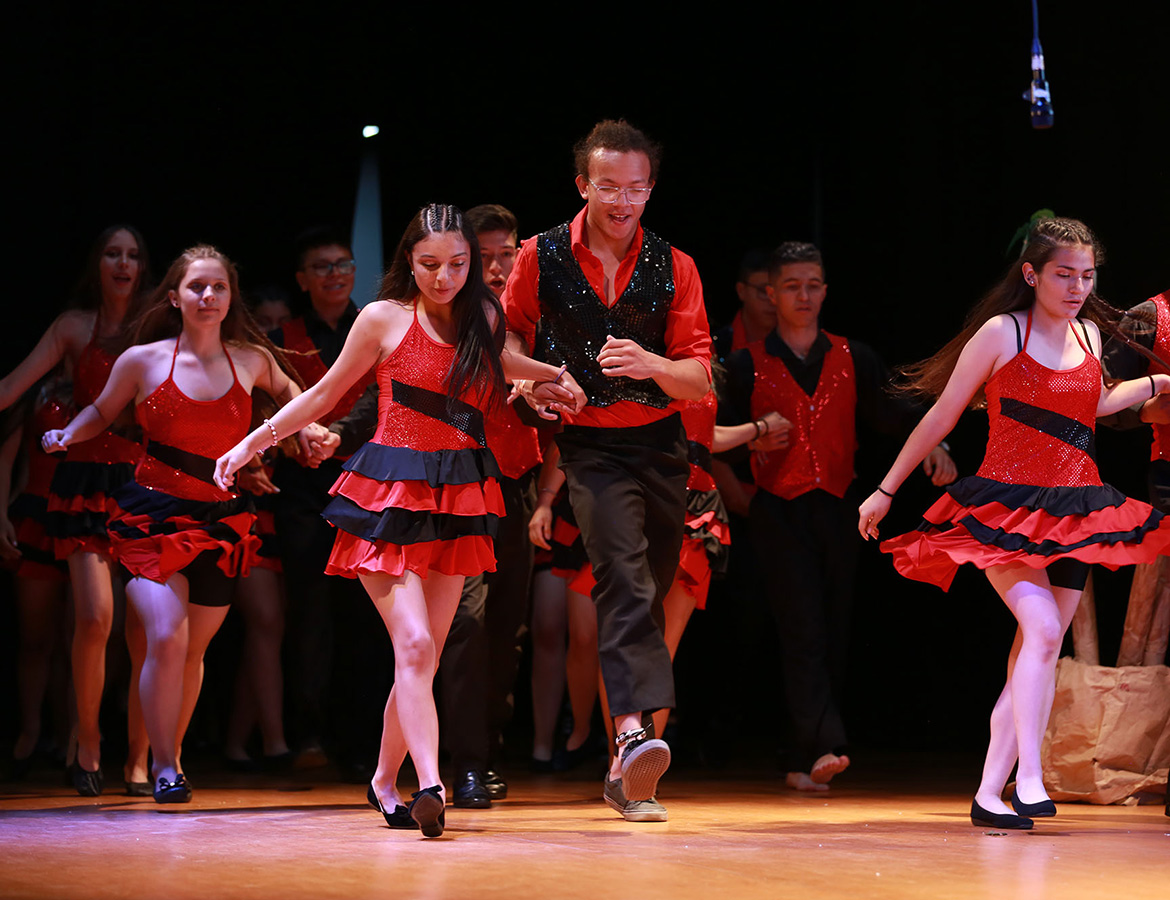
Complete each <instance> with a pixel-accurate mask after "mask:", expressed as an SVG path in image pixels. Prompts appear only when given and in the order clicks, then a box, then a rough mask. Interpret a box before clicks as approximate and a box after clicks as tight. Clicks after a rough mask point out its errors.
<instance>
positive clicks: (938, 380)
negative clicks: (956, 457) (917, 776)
mask: <svg viewBox="0 0 1170 900" xmlns="http://www.w3.org/2000/svg"><path fill="white" fill-rule="evenodd" d="M1100 261H1101V250H1100V247H1099V246H1098V244H1097V241H1096V238H1095V237H1094V236H1093V234H1092V232H1090V231H1089V229H1088V228H1086V227H1085V226H1084V225H1083V224H1082V223H1081V222H1078V221H1076V220H1073V219H1041V220H1039V221H1038V222H1037V223H1036V224H1035V225H1034V226H1033V228H1032V232H1031V235H1030V237H1029V240H1028V243H1027V246H1026V247H1025V249H1024V252H1023V255H1022V257H1021V260H1020V261H1019V262H1017V263H1016V264H1013V265H1012V266H1011V267H1010V268H1009V270H1008V272H1007V274H1005V276H1004V277H1003V279H1002V280H1001V281H1000V282H999V284H998V285H996V287H994V288H993V289H992V290H991V292H990V293H989V294H988V295H987V296H986V297H984V299H983V300H982V302H981V303H980V304H979V305H978V306H977V307H976V308H975V311H974V312H973V313H972V315H971V317H970V318H969V319H968V322H967V325H966V327H965V328H964V330H963V332H962V333H961V334H960V335H959V336H958V337H957V338H955V339H954V340H952V341H951V342H950V343H949V344H947V346H946V347H944V348H943V349H942V350H941V351H940V352H939V354H938V355H937V356H935V357H934V358H932V359H930V360H927V361H926V362H924V363H921V364H919V365H918V366H916V367H914V368H912V369H911V370H910V375H911V378H912V379H913V385H912V387H913V388H914V389H915V390H917V391H919V392H921V393H924V394H927V395H933V396H935V397H937V400H936V402H935V404H934V406H933V407H932V408H931V409H930V411H929V412H928V413H927V414H926V416H924V417H923V419H922V421H921V423H920V424H919V425H918V427H917V428H915V429H914V431H913V433H912V434H911V435H910V437H909V438H908V439H907V441H906V445H905V447H903V448H902V452H901V453H900V454H899V456H898V458H897V460H896V461H895V462H894V465H893V466H892V467H891V468H890V471H889V473H888V474H887V475H886V477H885V478H883V479H882V480H881V482H880V483H879V484H878V489H877V490H876V491H875V492H874V493H873V494H872V495H870V497H869V498H868V499H867V500H866V501H865V502H864V503H862V505H861V508H860V521H859V528H860V530H861V534H862V536H863V537H865V538H869V537H875V538H876V537H877V534H878V528H877V526H878V522H880V521H881V519H882V517H883V516H885V514H886V513H887V512H888V510H889V508H890V502H891V500H892V498H893V496H894V494H895V492H896V491H897V490H898V488H899V487H900V486H901V484H902V482H903V480H905V478H906V477H907V475H909V474H910V472H911V471H912V470H913V469H914V467H915V466H916V465H917V464H918V463H919V462H920V461H921V460H922V459H923V457H925V456H926V453H927V452H928V451H929V450H930V448H931V447H933V446H935V445H936V444H937V443H938V442H939V441H940V440H942V439H943V438H944V437H945V436H946V435H947V433H948V432H949V431H950V430H951V428H952V427H953V426H954V424H955V422H956V421H957V420H958V418H959V415H960V414H961V413H962V412H963V410H964V409H965V408H966V407H967V406H968V405H969V404H970V403H971V401H972V398H976V397H977V395H979V394H980V392H981V390H983V391H985V393H986V403H987V408H988V415H989V418H990V424H991V431H990V435H989V437H988V442H987V452H986V455H985V456H984V460H983V465H982V466H981V467H980V469H979V472H978V473H977V474H976V475H974V476H972V477H969V478H963V479H961V480H960V481H957V482H956V483H955V484H953V485H951V486H950V487H949V488H948V489H947V493H946V494H945V495H944V496H943V497H942V498H941V499H940V500H939V501H938V502H937V503H935V505H934V506H932V507H931V508H930V509H929V510H927V512H926V516H925V520H924V521H923V523H922V525H920V526H919V528H918V530H917V531H915V532H911V533H909V534H905V535H902V536H900V537H896V538H893V539H892V540H888V541H885V542H884V543H883V544H882V549H883V550H884V551H885V552H887V553H891V554H892V555H893V561H894V565H895V567H896V568H897V569H898V571H899V572H901V573H902V574H903V575H905V576H907V577H909V578H915V579H918V580H920V581H927V582H931V583H934V584H937V585H939V586H940V587H942V588H943V589H944V590H946V589H947V588H948V587H949V586H950V583H951V579H952V578H953V577H954V574H955V571H956V570H957V568H958V566H959V565H960V564H961V563H964V562H971V563H974V564H975V565H976V566H978V567H979V568H981V569H984V570H986V572H987V578H988V580H989V581H990V582H991V585H992V587H993V588H995V590H996V591H997V592H998V593H999V595H1000V597H1002V598H1003V601H1004V603H1005V604H1006V605H1007V607H1008V609H1010V610H1011V612H1012V614H1013V615H1014V616H1015V617H1016V621H1017V622H1018V623H1019V629H1018V630H1017V633H1016V638H1015V642H1014V643H1013V645H1012V650H1011V654H1010V655H1009V657H1008V675H1007V684H1006V685H1005V687H1004V689H1003V692H1002V693H1001V694H1000V697H999V700H998V701H997V702H996V704H995V708H994V710H993V711H992V713H991V739H990V743H989V745H988V749H987V758H986V761H985V763H984V767H983V777H982V781H981V782H980V784H979V790H978V792H977V793H976V794H975V799H974V800H973V801H972V803H971V821H972V823H973V824H976V825H990V826H992V827H996V828H1018V829H1028V828H1031V827H1032V825H1033V822H1032V819H1033V818H1035V817H1041V816H1053V815H1055V814H1056V807H1055V805H1054V804H1053V803H1052V801H1051V800H1050V799H1049V798H1048V794H1047V792H1046V791H1045V788H1044V781H1043V773H1042V771H1041V766H1040V745H1041V742H1042V740H1043V737H1044V731H1045V728H1046V726H1047V724H1048V714H1049V712H1050V710H1051V708H1052V698H1053V692H1054V690H1055V671H1056V658H1057V656H1058V655H1059V653H1060V646H1061V641H1062V638H1063V636H1064V632H1065V630H1066V629H1067V628H1068V625H1069V622H1070V621H1071V620H1072V616H1073V612H1074V611H1075V610H1076V607H1077V604H1078V602H1079V601H1080V596H1081V591H1082V590H1083V589H1084V586H1085V582H1086V580H1087V577H1088V569H1089V564H1091V563H1102V564H1104V565H1106V566H1109V567H1110V568H1117V567H1118V566H1121V565H1126V564H1129V563H1136V562H1149V561H1152V560H1153V559H1154V558H1155V557H1156V556H1157V555H1158V554H1160V553H1166V552H1167V548H1168V547H1170V520H1163V518H1162V514H1161V513H1159V512H1157V511H1155V510H1152V509H1151V508H1150V507H1149V506H1147V505H1146V504H1144V503H1140V502H1138V501H1136V500H1132V499H1129V498H1127V497H1125V496H1123V495H1122V494H1120V493H1119V492H1118V491H1116V490H1115V489H1113V488H1111V487H1109V486H1108V485H1103V484H1102V483H1101V479H1100V477H1099V475H1098V473H1097V466H1096V463H1095V462H1094V461H1093V456H1092V453H1093V426H1094V422H1095V420H1096V418H1097V417H1098V416H1104V415H1109V414H1111V413H1115V412H1117V411H1119V410H1121V409H1123V408H1125V407H1127V406H1131V405H1133V404H1134V403H1138V402H1140V401H1142V400H1145V399H1148V398H1149V397H1151V396H1152V395H1155V394H1158V393H1165V392H1167V391H1170V376H1167V375H1153V376H1150V377H1148V378H1141V379H1137V380H1134V381H1125V382H1121V383H1116V384H1113V385H1112V386H1110V387H1105V386H1104V385H1103V383H1102V378H1101V364H1100V361H1099V358H1100V353H1101V336H1100V333H1099V331H1098V329H1097V325H1098V324H1103V325H1106V326H1107V327H1108V326H1109V325H1110V321H1111V317H1110V316H1109V315H1108V313H1109V312H1110V309H1109V307H1107V306H1106V305H1105V304H1104V302H1103V301H1102V300H1101V299H1100V298H1099V297H1098V296H1097V295H1096V294H1095V293H1094V290H1093V286H1094V278H1095V275H1096V267H1097V264H1098V263H1099V262H1100ZM1082 312H1083V313H1084V319H1082V318H1078V316H1080V315H1081V313H1082ZM1085 319H1088V320H1089V321H1087V322H1086V321H1085ZM1017 758H1018V760H1019V768H1018V770H1017V773H1016V790H1015V792H1014V793H1013V794H1012V798H1011V802H1012V806H1013V807H1014V809H1015V812H1014V813H1013V811H1012V810H1011V809H1009V808H1008V806H1007V804H1005V803H1004V802H1003V800H1002V798H1001V795H1002V792H1003V790H1004V787H1005V786H1006V784H1007V780H1008V778H1009V776H1010V775H1011V772H1012V767H1013V765H1014V764H1015V763H1016V760H1017Z"/></svg>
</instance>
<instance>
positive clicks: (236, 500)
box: [109, 481, 255, 543]
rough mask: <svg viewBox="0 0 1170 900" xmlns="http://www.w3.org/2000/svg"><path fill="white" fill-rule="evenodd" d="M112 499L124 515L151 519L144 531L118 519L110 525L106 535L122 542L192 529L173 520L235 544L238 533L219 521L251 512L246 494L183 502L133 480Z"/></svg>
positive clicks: (251, 505) (251, 506)
mask: <svg viewBox="0 0 1170 900" xmlns="http://www.w3.org/2000/svg"><path fill="white" fill-rule="evenodd" d="M113 499H114V502H115V503H116V504H117V505H118V507H119V509H121V510H122V511H123V512H124V513H125V514H126V515H129V516H146V517H148V518H149V519H150V520H151V524H150V525H149V527H147V528H145V529H143V528H141V527H139V526H138V525H135V524H131V523H129V522H125V521H123V520H121V519H117V520H115V521H112V522H110V524H109V531H110V533H111V534H116V535H118V537H120V538H124V539H126V540H138V539H141V538H144V537H154V536H157V535H164V534H176V533H177V532H180V531H190V530H191V527H192V526H191V524H190V522H189V521H188V522H186V523H176V522H175V521H174V520H175V519H178V518H183V519H187V520H192V519H193V520H194V521H196V522H199V523H202V524H201V525H200V526H198V528H199V530H200V531H204V532H206V533H207V534H209V535H211V536H212V537H214V538H216V539H217V540H222V541H228V542H230V543H236V542H237V541H239V539H240V536H239V534H237V533H236V531H235V529H233V528H232V527H231V526H230V525H225V524H223V523H222V520H223V519H227V518H229V517H230V516H237V515H240V514H241V513H253V512H255V507H254V506H253V504H252V498H251V496H250V495H249V494H241V495H240V496H238V497H233V498H232V499H231V500H221V501H207V500H185V499H183V498H182V497H176V496H174V495H172V494H168V493H166V492H164V491H152V490H150V489H149V488H145V487H143V486H142V485H140V484H139V483H138V482H136V481H131V482H130V483H129V484H126V485H124V486H123V487H121V488H119V489H118V490H117V491H116V492H115V494H114V497H113Z"/></svg>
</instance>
